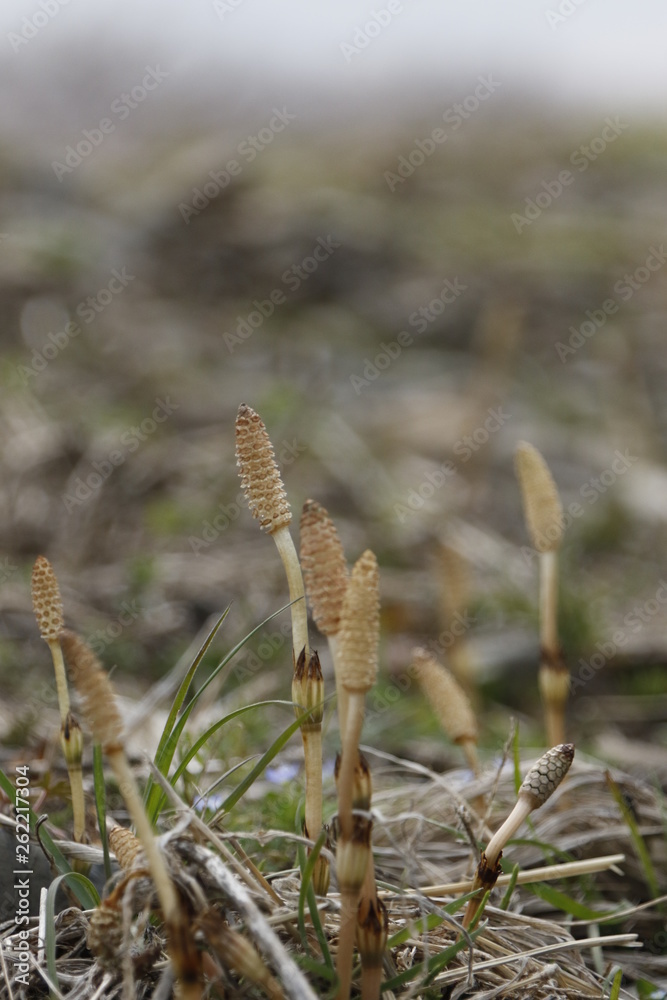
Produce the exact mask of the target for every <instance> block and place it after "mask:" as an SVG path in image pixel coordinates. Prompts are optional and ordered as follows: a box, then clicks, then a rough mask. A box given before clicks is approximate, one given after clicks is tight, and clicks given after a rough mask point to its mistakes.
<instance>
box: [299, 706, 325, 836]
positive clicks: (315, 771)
mask: <svg viewBox="0 0 667 1000" xmlns="http://www.w3.org/2000/svg"><path fill="white" fill-rule="evenodd" d="M301 736H302V738H303V754H304V758H305V763H306V829H307V831H308V836H309V837H310V838H311V840H317V838H318V837H319V835H320V830H321V829H322V726H321V725H320V726H308V725H303V726H301Z"/></svg>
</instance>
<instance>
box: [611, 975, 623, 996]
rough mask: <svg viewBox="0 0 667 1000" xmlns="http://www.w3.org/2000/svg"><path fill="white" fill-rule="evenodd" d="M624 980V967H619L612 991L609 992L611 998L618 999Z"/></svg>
mask: <svg viewBox="0 0 667 1000" xmlns="http://www.w3.org/2000/svg"><path fill="white" fill-rule="evenodd" d="M622 982H623V969H619V970H618V972H617V973H616V975H615V976H614V981H613V983H612V984H611V992H610V994H609V1000H618V997H619V994H620V992H621V983H622Z"/></svg>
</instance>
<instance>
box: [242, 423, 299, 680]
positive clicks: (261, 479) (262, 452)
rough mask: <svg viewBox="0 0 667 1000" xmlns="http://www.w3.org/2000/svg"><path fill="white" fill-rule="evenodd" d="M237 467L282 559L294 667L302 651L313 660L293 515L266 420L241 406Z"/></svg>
mask: <svg viewBox="0 0 667 1000" xmlns="http://www.w3.org/2000/svg"><path fill="white" fill-rule="evenodd" d="M236 464H237V466H238V469H239V475H240V476H241V486H242V487H243V491H244V493H245V497H246V500H247V501H248V506H249V508H250V510H251V513H252V516H253V517H256V518H257V520H258V521H259V524H260V527H261V528H262V530H263V531H268V533H269V534H270V535H271V536H272V538H273V540H274V542H275V543H276V547H277V549H278V552H279V554H280V558H281V559H282V562H283V566H284V567H285V573H286V575H287V583H288V586H289V594H290V600H291V601H292V602H293V603H292V608H291V611H292V646H293V656H294V663H295V664H296V661H297V659H298V657H299V653H300V652H301V650H302V649H303V650H305V657H306V662H308V660H309V659H310V649H309V646H308V618H307V611H306V601H305V591H304V586H303V577H302V575H301V566H300V564H299V559H298V556H297V553H296V548H295V547H294V542H293V541H292V536H291V535H290V531H289V525H290V523H291V520H292V511H291V509H290V505H289V502H288V500H287V494H286V493H285V487H284V486H283V481H282V479H281V476H280V470H279V469H278V466H277V464H276V460H275V453H274V450H273V445H272V444H271V441H270V439H269V435H268V432H267V430H266V427H265V425H264V422H263V420H262V419H261V417H260V416H259V414H258V413H256V412H255V411H254V410H253V409H252V408H251V407H250V406H247V405H246V404H245V403H241V405H240V406H239V410H238V414H237V416H236Z"/></svg>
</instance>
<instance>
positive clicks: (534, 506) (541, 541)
mask: <svg viewBox="0 0 667 1000" xmlns="http://www.w3.org/2000/svg"><path fill="white" fill-rule="evenodd" d="M515 461H516V475H517V479H518V480H519V486H520V488H521V498H522V500H523V511H524V516H525V518H526V527H527V529H528V534H529V535H530V539H531V541H532V543H533V545H534V546H535V548H536V549H537V551H538V552H554V551H556V549H558V548H559V546H560V543H561V540H562V537H563V507H562V504H561V502H560V497H559V496H558V489H557V488H556V484H555V483H554V480H553V477H552V475H551V472H550V471H549V467H548V465H547V463H546V462H545V461H544V458H543V457H542V455H541V454H540V452H539V451H538V450H537V448H535V447H533V445H532V444H528V443H527V442H525V441H521V442H520V443H519V444H518V446H517V449H516V458H515Z"/></svg>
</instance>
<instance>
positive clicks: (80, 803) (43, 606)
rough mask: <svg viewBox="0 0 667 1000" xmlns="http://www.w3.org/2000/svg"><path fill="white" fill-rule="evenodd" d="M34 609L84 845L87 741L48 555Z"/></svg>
mask: <svg viewBox="0 0 667 1000" xmlns="http://www.w3.org/2000/svg"><path fill="white" fill-rule="evenodd" d="M31 592H32V607H33V611H34V614H35V618H36V620H37V627H38V628H39V634H40V635H41V637H42V639H43V640H44V642H46V643H47V644H48V647H49V650H50V652H51V659H52V660H53V669H54V672H55V677H56V693H57V696H58V706H59V708H60V745H61V747H62V751H63V754H64V757H65V762H66V764H67V774H68V777H69V784H70V789H71V792H72V813H73V832H74V839H75V840H76V841H78V842H79V843H81V841H83V839H84V837H85V830H86V807H85V800H84V795H83V775H82V771H81V760H82V756H83V738H82V735H81V729H80V728H79V724H78V722H77V721H76V719H75V718H74V716H73V715H72V713H71V711H70V700H69V691H68V688H67V675H66V672H65V663H64V661H63V652H62V649H61V646H60V636H61V635H62V633H63V630H64V628H65V619H64V615H63V602H62V598H61V596H60V587H59V586H58V579H57V577H56V574H55V572H54V569H53V566H52V565H51V563H50V562H49V560H48V559H47V558H46V557H45V556H37V559H36V560H35V565H34V566H33V569H32V580H31Z"/></svg>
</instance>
